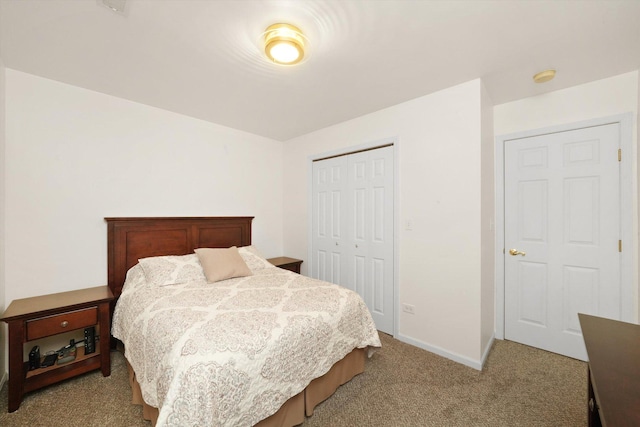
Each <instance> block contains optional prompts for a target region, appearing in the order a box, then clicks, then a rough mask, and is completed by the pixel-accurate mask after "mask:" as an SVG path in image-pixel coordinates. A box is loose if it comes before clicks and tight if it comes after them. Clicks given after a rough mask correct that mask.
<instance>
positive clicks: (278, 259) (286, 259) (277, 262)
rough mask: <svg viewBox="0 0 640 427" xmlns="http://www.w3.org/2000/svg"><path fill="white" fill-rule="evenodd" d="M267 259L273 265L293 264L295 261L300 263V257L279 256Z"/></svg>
mask: <svg viewBox="0 0 640 427" xmlns="http://www.w3.org/2000/svg"><path fill="white" fill-rule="evenodd" d="M267 261H269V262H270V263H271V264H273V265H276V266H277V265H285V264H294V263H296V262H299V263H302V260H301V259H296V258H289V257H288V256H279V257H275V258H269V259H268V260H267Z"/></svg>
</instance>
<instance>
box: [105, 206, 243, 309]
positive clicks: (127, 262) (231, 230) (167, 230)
mask: <svg viewBox="0 0 640 427" xmlns="http://www.w3.org/2000/svg"><path fill="white" fill-rule="evenodd" d="M252 220H253V217H246V216H245V217H169V218H162V217H159V218H153V217H146V218H105V221H107V265H108V285H109V288H110V289H111V292H113V295H114V297H115V298H116V300H117V298H118V297H119V296H120V294H121V293H122V286H123V285H124V280H125V278H126V275H127V271H128V270H129V269H130V268H131V267H133V266H134V265H136V264H137V263H138V259H140V258H146V257H151V256H161V255H186V254H190V253H193V250H194V249H197V248H228V247H231V246H238V247H239V246H248V245H250V244H251V221H252ZM114 301H115V300H114Z"/></svg>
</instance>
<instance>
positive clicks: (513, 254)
mask: <svg viewBox="0 0 640 427" xmlns="http://www.w3.org/2000/svg"><path fill="white" fill-rule="evenodd" d="M526 254H527V253H526V252H523V251H519V250H517V249H509V255H511V256H516V255H522V256H525V255H526Z"/></svg>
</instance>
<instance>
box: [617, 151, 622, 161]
mask: <svg viewBox="0 0 640 427" xmlns="http://www.w3.org/2000/svg"><path fill="white" fill-rule="evenodd" d="M618 161H619V162H621V161H622V148H618Z"/></svg>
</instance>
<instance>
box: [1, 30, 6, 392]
mask: <svg viewBox="0 0 640 427" xmlns="http://www.w3.org/2000/svg"><path fill="white" fill-rule="evenodd" d="M0 44H1V43H0ZM5 145H6V144H5V67H4V61H3V60H2V52H0V313H4V310H5V309H6V308H7V305H8V304H6V303H5V292H6V291H5V288H6V286H5V271H6V270H5V261H4V260H5V170H6V157H5ZM6 336H7V325H6V324H5V323H4V322H2V324H1V325H0V343H2V345H0V367H4V366H6V363H7V346H6V345H5V344H4V343H5V342H6ZM4 381H5V370H4V369H2V370H0V389H1V388H2V385H3V383H4Z"/></svg>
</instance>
